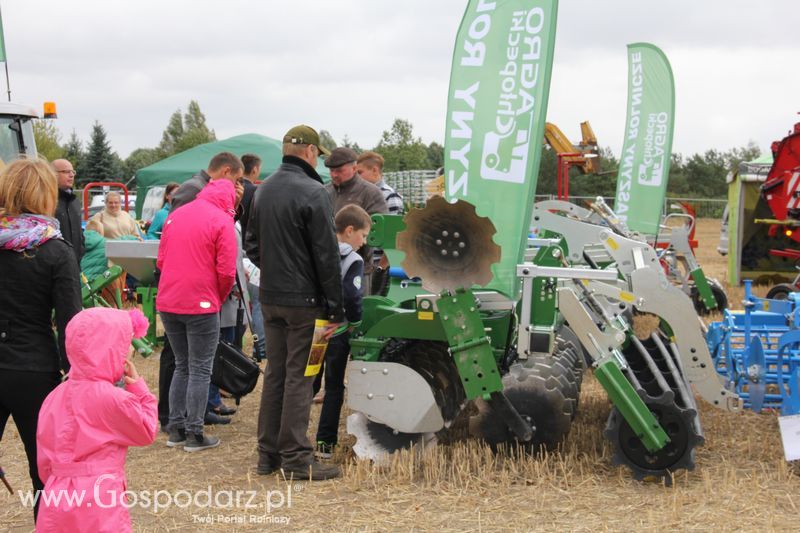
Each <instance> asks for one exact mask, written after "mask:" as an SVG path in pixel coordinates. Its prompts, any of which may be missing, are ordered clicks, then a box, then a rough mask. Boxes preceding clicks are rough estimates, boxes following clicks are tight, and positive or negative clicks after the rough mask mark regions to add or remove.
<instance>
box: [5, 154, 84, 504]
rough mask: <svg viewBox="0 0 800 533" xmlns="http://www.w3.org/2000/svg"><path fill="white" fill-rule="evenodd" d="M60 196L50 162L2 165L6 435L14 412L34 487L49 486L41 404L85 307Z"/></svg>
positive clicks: (53, 385) (59, 371) (58, 377)
mask: <svg viewBox="0 0 800 533" xmlns="http://www.w3.org/2000/svg"><path fill="white" fill-rule="evenodd" d="M57 198H58V182H57V179H56V176H55V174H54V173H53V171H52V170H51V168H50V165H48V164H47V163H46V162H44V161H34V160H27V159H21V160H18V161H15V162H13V163H11V164H10V165H9V166H7V167H6V168H5V169H4V170H3V171H2V172H0V272H2V275H1V276H0V439H2V436H3V430H4V429H5V426H6V422H7V421H8V418H9V416H12V417H14V423H15V424H16V426H17V430H18V431H19V435H20V438H21V439H22V443H23V444H24V446H25V453H26V455H27V456H28V471H29V473H30V477H31V481H32V483H33V488H34V490H41V489H42V488H43V487H44V485H43V483H42V481H41V479H39V473H38V469H37V466H36V424H37V419H38V417H39V409H40V407H41V406H42V402H44V399H45V398H46V397H47V395H48V394H49V393H50V391H52V390H53V389H54V388H56V386H57V385H58V384H59V383H60V382H61V376H62V372H66V370H68V368H69V363H68V362H67V357H66V350H65V347H64V331H65V328H66V326H67V322H69V320H70V319H71V318H72V317H73V316H74V315H75V314H77V313H78V312H79V311H80V309H81V287H80V281H79V272H78V265H77V263H76V262H75V259H74V258H75V255H74V254H73V253H72V248H71V246H70V245H69V244H68V243H67V242H66V241H64V240H63V239H62V237H61V232H60V231H59V227H58V221H56V219H54V218H53V214H54V213H55V209H56V202H57ZM53 311H55V325H56V330H57V333H58V341H56V333H55V332H54V331H53V318H52V317H53ZM37 510H38V505H37V507H34V517H35V516H36V513H37Z"/></svg>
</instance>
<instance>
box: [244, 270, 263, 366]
mask: <svg viewBox="0 0 800 533" xmlns="http://www.w3.org/2000/svg"><path fill="white" fill-rule="evenodd" d="M258 291H259V289H258V287H256V286H255V285H253V284H252V283H248V284H247V292H249V293H250V303H251V304H253V307H252V309H253V317H252V318H253V323H252V324H250V331H252V332H253V335H255V336H256V337H258V341H257V342H254V343H253V355H255V356H257V358H258V359H259V360H261V359H264V357H265V346H266V340H265V338H264V314H263V313H262V312H261V302H260V301H259V294H258Z"/></svg>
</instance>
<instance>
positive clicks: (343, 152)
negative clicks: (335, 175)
mask: <svg viewBox="0 0 800 533" xmlns="http://www.w3.org/2000/svg"><path fill="white" fill-rule="evenodd" d="M356 159H358V154H357V153H356V152H355V150H353V149H352V148H347V147H346V146H340V147H339V148H334V149H333V151H332V152H331V155H329V156H328V159H326V160H325V166H326V167H328V168H337V167H340V166H342V165H346V164H347V163H355V162H356Z"/></svg>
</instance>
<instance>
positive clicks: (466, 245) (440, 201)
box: [396, 197, 500, 292]
mask: <svg viewBox="0 0 800 533" xmlns="http://www.w3.org/2000/svg"><path fill="white" fill-rule="evenodd" d="M405 223H406V229H405V231H402V232H400V233H398V234H397V241H396V242H397V249H398V250H402V251H403V252H405V254H406V257H405V260H404V261H403V263H402V266H403V269H404V270H405V271H406V273H407V274H408V275H409V276H411V277H419V278H421V279H422V286H423V287H425V289H427V290H429V291H431V292H441V291H443V290H445V289H449V290H455V289H457V288H460V287H471V286H473V285H479V286H483V285H486V284H488V283H489V282H490V281H491V280H492V265H493V264H494V263H496V262H498V261H499V260H500V247H499V246H498V245H497V244H495V242H494V241H493V240H492V236H493V235H494V234H495V233H496V229H495V227H494V224H492V222H491V220H489V219H488V218H486V217H479V216H478V215H477V213H476V212H475V206H473V205H472V204H470V203H469V202H466V201H464V200H458V201H457V202H455V203H450V202H448V201H447V200H445V199H444V198H441V197H434V198H431V199H430V200H429V201H428V203H427V205H426V206H425V207H424V208H423V209H413V210H412V211H411V212H410V213H409V214H408V215H406V217H405Z"/></svg>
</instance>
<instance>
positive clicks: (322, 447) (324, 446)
mask: <svg viewBox="0 0 800 533" xmlns="http://www.w3.org/2000/svg"><path fill="white" fill-rule="evenodd" d="M334 446H335V445H334V444H328V443H327V442H325V441H324V440H318V441H317V449H316V450H315V451H314V456H315V457H316V458H317V459H330V458H331V457H333V447H334Z"/></svg>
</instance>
